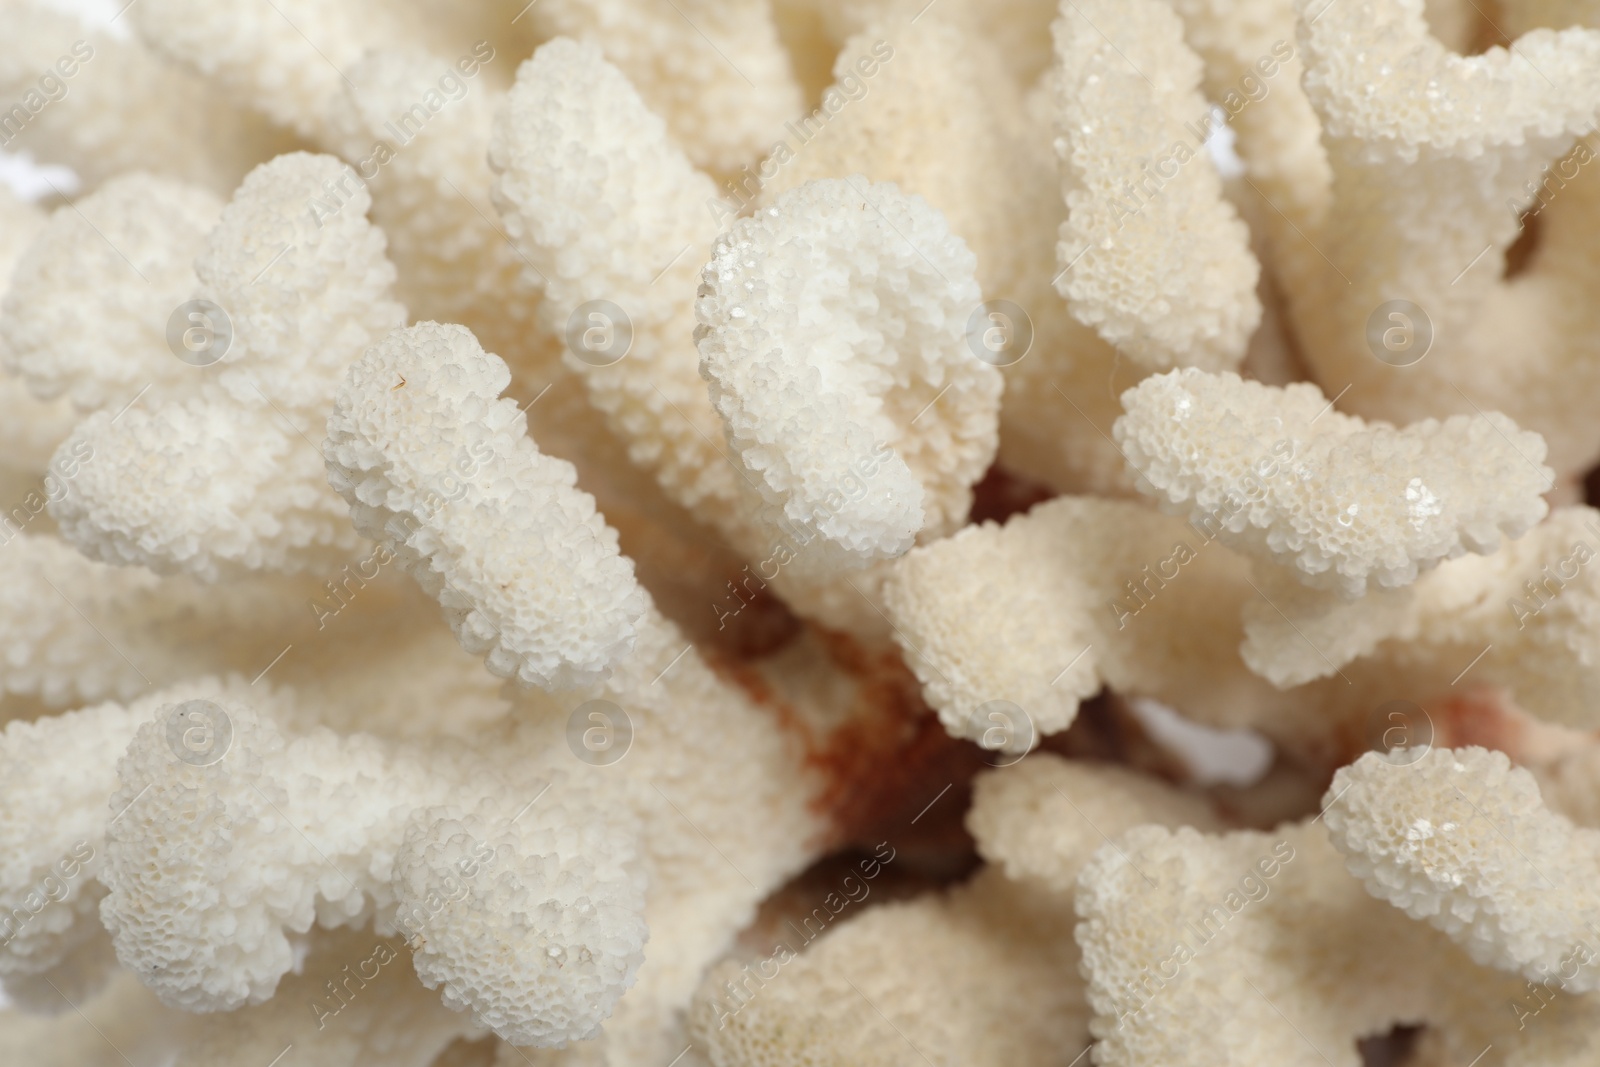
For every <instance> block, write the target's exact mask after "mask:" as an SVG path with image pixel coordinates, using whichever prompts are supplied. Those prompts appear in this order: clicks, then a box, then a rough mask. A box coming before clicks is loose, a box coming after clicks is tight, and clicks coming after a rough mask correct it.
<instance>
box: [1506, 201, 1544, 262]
mask: <svg viewBox="0 0 1600 1067" xmlns="http://www.w3.org/2000/svg"><path fill="white" fill-rule="evenodd" d="M1539 207H1540V208H1543V207H1544V205H1543V204H1540V205H1539ZM1543 225H1544V224H1543V223H1541V222H1540V221H1539V215H1538V213H1537V212H1536V211H1534V210H1533V209H1532V208H1529V209H1528V210H1527V211H1524V212H1523V213H1522V228H1521V229H1520V230H1519V231H1518V233H1517V239H1516V240H1515V241H1512V242H1511V247H1509V248H1507V249H1506V267H1505V271H1504V273H1503V275H1502V277H1504V278H1505V279H1506V280H1507V281H1510V280H1511V279H1512V278H1515V277H1516V276H1517V275H1519V274H1521V273H1523V272H1524V271H1526V270H1527V269H1528V266H1529V265H1530V264H1531V263H1532V262H1533V256H1534V253H1536V252H1537V251H1539V238H1540V233H1541V230H1542V229H1543Z"/></svg>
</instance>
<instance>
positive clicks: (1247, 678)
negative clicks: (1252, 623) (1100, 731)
mask: <svg viewBox="0 0 1600 1067" xmlns="http://www.w3.org/2000/svg"><path fill="white" fill-rule="evenodd" d="M1245 576H1246V564H1245V562H1244V560H1242V559H1241V558H1240V557H1238V556H1236V555H1234V554H1233V553H1232V552H1230V551H1229V550H1228V549H1227V548H1225V547H1223V546H1221V545H1219V544H1216V543H1214V542H1213V541H1212V540H1211V537H1210V536H1209V535H1208V534H1207V533H1206V532H1205V531H1202V530H1198V529H1195V528H1194V527H1192V526H1189V525H1186V524H1185V523H1183V522H1181V521H1180V520H1178V519H1176V518H1173V517H1170V516H1166V515H1161V514H1159V513H1157V512H1154V511H1151V510H1149V509H1147V508H1144V507H1141V506H1140V505H1138V504H1134V503H1130V502H1122V501H1110V500H1103V499H1097V498H1094V497H1065V498H1062V499H1058V500H1053V501H1050V502H1048V503H1045V504H1041V505H1039V506H1037V507H1036V508H1034V510H1033V511H1031V512H1029V513H1028V514H1027V515H1025V516H1017V517H1015V518H1013V519H1011V520H1010V521H1009V522H1007V523H1006V525H1005V526H1004V527H998V526H995V525H994V524H992V523H985V524H984V525H982V526H973V527H968V528H966V529H964V530H962V531H960V532H958V533H957V534H956V535H955V536H953V537H950V538H947V539H945V540H944V541H939V542H936V543H934V544H931V545H928V546H926V547H923V548H919V549H916V550H914V551H912V552H911V553H909V554H908V555H906V556H905V557H904V558H902V559H901V560H900V561H898V563H897V564H896V565H895V569H894V571H893V574H892V576H891V579H890V582H889V586H888V589H887V591H886V597H885V601H886V604H887V607H888V611H889V614H890V616H891V618H892V619H893V620H894V625H895V636H896V640H897V641H899V642H900V644H901V647H902V648H903V650H904V652H905V655H906V661H907V663H908V664H909V665H910V666H911V668H912V670H914V671H916V672H917V678H918V680H919V681H921V682H922V685H923V693H924V696H925V697H926V699H927V700H928V702H929V703H930V704H932V705H933V707H934V708H935V709H936V710H937V711H938V712H939V716H940V719H941V720H942V721H943V722H944V724H945V728H946V729H948V730H949V731H950V732H951V733H953V734H955V735H956V736H958V737H966V738H970V739H972V740H974V741H977V742H978V743H979V744H980V745H983V746H985V747H988V748H997V749H1003V750H1005V751H1008V752H1026V751H1027V750H1028V749H1029V748H1031V747H1032V746H1033V745H1035V744H1037V743H1038V741H1039V739H1040V738H1041V737H1043V736H1044V735H1046V734H1052V733H1055V732H1057V731H1059V730H1064V729H1066V728H1067V727H1068V726H1070V725H1071V724H1072V720H1073V718H1074V717H1075V716H1076V715H1077V710H1078V704H1079V702H1080V701H1082V700H1083V699H1085V698H1086V697H1089V696H1092V695H1093V694H1094V693H1095V692H1097V691H1098V690H1099V689H1100V687H1101V685H1102V684H1110V685H1113V686H1115V687H1117V688H1118V689H1119V691H1121V692H1124V693H1137V694H1141V695H1146V696H1152V697H1156V698H1157V699H1160V700H1164V701H1168V702H1170V703H1172V704H1174V705H1176V706H1178V707H1181V708H1183V709H1184V710H1186V711H1189V712H1191V713H1192V714H1194V715H1195V716H1196V717H1199V718H1202V719H1206V720H1208V721H1217V722H1229V721H1231V722H1237V721H1240V719H1241V718H1243V719H1244V721H1249V716H1250V714H1251V712H1250V709H1251V708H1253V707H1255V706H1257V704H1258V702H1259V699H1260V697H1261V695H1262V694H1263V693H1264V692H1265V688H1264V686H1263V685H1262V683H1261V682H1259V680H1257V679H1255V678H1254V677H1253V676H1252V675H1251V674H1250V673H1249V672H1248V671H1246V670H1245V669H1244V665H1243V664H1242V663H1240V662H1239V660H1238V653H1237V651H1236V649H1237V645H1238V642H1239V640H1240V637H1241V636H1242V633H1241V631H1240V630H1239V629H1237V628H1236V624H1235V623H1234V622H1233V621H1232V620H1235V619H1237V618H1238V613H1239V611H1240V609H1241V608H1242V606H1243V603H1244V601H1245V599H1246V598H1248V597H1252V596H1254V593H1253V591H1252V590H1251V589H1250V587H1249V585H1248V584H1247V583H1246V581H1245Z"/></svg>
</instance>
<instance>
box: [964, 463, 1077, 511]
mask: <svg viewBox="0 0 1600 1067" xmlns="http://www.w3.org/2000/svg"><path fill="white" fill-rule="evenodd" d="M1056 495H1057V494H1056V492H1055V490H1053V489H1051V488H1050V487H1049V486H1047V485H1044V484H1043V483H1040V482H1030V481H1028V480H1027V479H1026V478H1023V477H1021V476H1020V475H1016V474H1012V473H1011V472H1010V471H1008V470H1006V469H1005V468H1003V467H1001V466H1000V464H998V463H995V464H993V465H991V466H990V467H989V469H988V471H986V472H985V473H984V475H983V478H982V480H980V481H979V482H978V484H977V485H974V486H973V487H972V514H971V521H972V522H975V523H978V522H1005V521H1006V520H1007V519H1009V518H1010V517H1011V516H1013V515H1016V514H1018V513H1019V512H1023V511H1027V510H1028V509H1029V508H1031V507H1033V506H1034V505H1035V504H1038V503H1041V502H1043V501H1046V500H1049V499H1050V498H1051V497H1053V496H1056Z"/></svg>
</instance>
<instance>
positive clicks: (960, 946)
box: [689, 868, 1088, 1067]
mask: <svg viewBox="0 0 1600 1067" xmlns="http://www.w3.org/2000/svg"><path fill="white" fill-rule="evenodd" d="M857 881H858V884H865V883H859V880H857ZM849 891H850V892H855V891H856V890H854V889H852V890H849ZM841 899H842V898H841ZM822 906H823V905H819V907H822ZM807 929H810V927H809V926H808V927H807ZM1071 931H1072V915H1071V912H1070V910H1069V909H1067V908H1065V907H1064V906H1063V905H1062V904H1061V902H1060V901H1058V900H1056V899H1053V898H1052V897H1051V896H1050V894H1049V893H1047V892H1045V891H1042V890H1039V889H1036V888H1031V887H1026V886H1022V885H1019V884H1017V883H1015V882H1011V881H1009V880H1007V879H1006V878H1005V877H1004V876H1002V875H1001V874H1000V872H999V871H998V870H995V869H994V868H986V869H984V870H983V871H980V872H979V873H978V875H976V876H975V877H974V878H973V879H972V881H971V882H969V883H968V884H966V885H963V886H960V887H958V888H956V889H954V890H952V891H951V892H949V893H948V894H937V895H931V896H926V897H922V898H919V899H917V900H914V901H909V902H904V903H894V904H886V905H883V906H881V907H878V908H874V909H872V910H869V911H867V912H865V913H863V914H861V915H859V916H856V917H854V918H852V919H851V920H850V921H848V922H844V923H841V924H840V925H839V927H838V928H837V929H834V930H829V931H828V933H827V934H826V936H824V937H822V938H821V939H820V940H818V941H817V942H816V944H815V945H814V946H811V947H809V948H805V942H804V940H803V939H802V938H801V937H797V936H796V937H791V941H792V942H798V944H795V945H793V947H791V945H790V944H788V943H781V942H780V944H778V945H776V946H774V948H773V950H772V952H771V953H770V954H769V955H767V956H765V957H763V958H761V959H760V960H757V961H755V962H753V963H751V964H747V965H745V966H744V967H740V966H739V964H737V963H735V962H732V961H729V962H725V963H723V964H721V965H720V966H718V967H716V968H713V969H712V971H711V972H710V974H708V975H707V978H706V982H705V984H704V985H703V986H702V987H701V989H700V992H699V993H698V994H697V995H696V999H695V1003H694V1005H693V1007H692V1008H691V1009H690V1030H689V1032H690V1035H691V1036H692V1038H693V1039H694V1041H695V1042H696V1044H697V1045H699V1046H700V1047H702V1048H704V1049H705V1050H706V1052H707V1053H708V1055H707V1059H708V1060H709V1062H710V1063H711V1064H712V1065H714V1067H788V1065H791V1064H794V1065H799V1064H808V1065H809V1064H823V1063H830V1064H831V1063H852V1064H871V1065H874V1067H888V1065H894V1067H913V1065H914V1064H925V1063H927V1062H928V1057H929V1056H938V1057H940V1058H942V1059H945V1060H946V1061H948V1062H963V1063H971V1062H997V1063H1008V1064H1010V1063H1014V1064H1027V1065H1035V1064H1037V1065H1041V1067H1042V1065H1044V1064H1055V1063H1061V1062H1064V1059H1070V1057H1071V1056H1073V1055H1075V1054H1076V1051H1075V1050H1078V1049H1081V1048H1084V1047H1087V1043H1088V1035H1087V1032H1086V1026H1085V1023H1086V1019H1085V1016H1084V1006H1083V1000H1082V992H1081V990H1082V980H1081V979H1080V978H1079V977H1078V975H1077V973H1076V969H1075V967H1074V963H1075V959H1074V957H1075V956H1076V953H1075V952H1074V951H1073V947H1072V933H1071ZM812 936H815V935H814V934H813V935H812ZM801 948H804V951H803V952H802V951H799V949H801ZM908 967H909V970H908V969H907V968H908Z"/></svg>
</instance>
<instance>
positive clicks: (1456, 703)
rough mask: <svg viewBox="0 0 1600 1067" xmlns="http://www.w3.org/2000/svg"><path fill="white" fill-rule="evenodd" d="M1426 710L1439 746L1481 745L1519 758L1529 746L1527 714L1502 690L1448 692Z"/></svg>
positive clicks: (1435, 744) (1437, 746)
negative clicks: (1527, 743) (1526, 742)
mask: <svg viewBox="0 0 1600 1067" xmlns="http://www.w3.org/2000/svg"><path fill="white" fill-rule="evenodd" d="M1423 711H1425V712H1427V715H1428V718H1429V720H1430V721H1431V722H1432V723H1433V745H1434V747H1435V748H1462V747H1464V746H1467V745H1481V746H1482V747H1484V748H1493V749H1498V750H1499V751H1501V752H1504V753H1506V754H1507V755H1508V756H1511V757H1512V758H1513V759H1515V758H1516V754H1517V753H1519V752H1521V751H1522V750H1523V748H1524V747H1525V741H1526V738H1527V734H1528V725H1529V724H1528V720H1527V717H1526V716H1525V715H1524V714H1523V713H1522V712H1521V711H1520V710H1519V709H1517V708H1515V707H1514V706H1513V705H1512V704H1511V702H1510V701H1509V700H1508V699H1507V698H1506V696H1505V694H1504V693H1501V692H1500V691H1498V690H1494V689H1471V690H1467V691H1466V692H1461V693H1454V692H1453V693H1447V694H1445V695H1444V696H1442V697H1440V698H1439V699H1437V700H1431V701H1429V702H1428V703H1427V705H1426V706H1425V707H1424V708H1423ZM1519 762H1520V761H1519Z"/></svg>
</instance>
